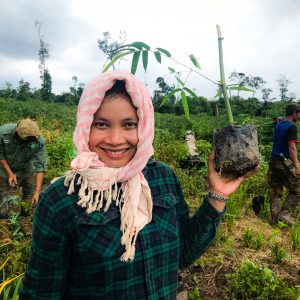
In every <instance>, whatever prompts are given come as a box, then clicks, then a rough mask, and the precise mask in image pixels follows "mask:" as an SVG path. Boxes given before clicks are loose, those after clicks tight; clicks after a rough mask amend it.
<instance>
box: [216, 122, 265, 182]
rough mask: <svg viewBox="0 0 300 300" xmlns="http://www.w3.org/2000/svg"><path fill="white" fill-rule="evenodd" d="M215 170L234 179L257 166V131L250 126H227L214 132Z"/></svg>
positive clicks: (258, 160)
mask: <svg viewBox="0 0 300 300" xmlns="http://www.w3.org/2000/svg"><path fill="white" fill-rule="evenodd" d="M213 146H214V151H215V155H216V159H215V168H216V170H217V171H218V172H220V173H221V174H222V175H224V176H226V177H232V178H236V177H239V176H241V175H243V174H245V173H246V172H248V171H250V170H253V169H255V167H256V166H258V165H259V162H260V158H259V150H258V139H257V129H256V126H255V125H252V124H242V125H229V126H227V127H225V128H222V129H218V130H216V131H215V132H214V136H213Z"/></svg>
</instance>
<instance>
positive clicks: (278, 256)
mask: <svg viewBox="0 0 300 300" xmlns="http://www.w3.org/2000/svg"><path fill="white" fill-rule="evenodd" d="M271 258H272V261H273V262H274V263H275V264H281V263H282V262H283V261H285V260H287V259H288V258H289V255H288V253H287V251H286V250H285V249H284V248H283V247H282V246H281V245H280V243H279V242H274V243H273V245H272V248H271Z"/></svg>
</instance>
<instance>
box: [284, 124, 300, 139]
mask: <svg viewBox="0 0 300 300" xmlns="http://www.w3.org/2000/svg"><path fill="white" fill-rule="evenodd" d="M287 140H288V142H293V143H297V142H298V138H297V127H296V126H295V125H293V126H291V127H290V128H289V129H288V130H287Z"/></svg>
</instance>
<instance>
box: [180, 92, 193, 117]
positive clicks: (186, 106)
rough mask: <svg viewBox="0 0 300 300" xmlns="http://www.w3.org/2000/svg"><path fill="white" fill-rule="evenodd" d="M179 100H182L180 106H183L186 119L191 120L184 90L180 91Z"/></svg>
mask: <svg viewBox="0 0 300 300" xmlns="http://www.w3.org/2000/svg"><path fill="white" fill-rule="evenodd" d="M181 101H182V106H183V110H184V114H185V117H186V118H187V119H188V121H191V117H190V112H189V106H188V103H187V99H186V94H185V92H184V91H181Z"/></svg>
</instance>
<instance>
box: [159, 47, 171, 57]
mask: <svg viewBox="0 0 300 300" xmlns="http://www.w3.org/2000/svg"><path fill="white" fill-rule="evenodd" d="M156 49H157V50H158V51H160V52H161V53H163V54H165V55H166V56H168V57H171V53H170V52H169V51H168V50H166V49H163V48H156Z"/></svg>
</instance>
